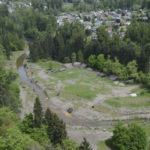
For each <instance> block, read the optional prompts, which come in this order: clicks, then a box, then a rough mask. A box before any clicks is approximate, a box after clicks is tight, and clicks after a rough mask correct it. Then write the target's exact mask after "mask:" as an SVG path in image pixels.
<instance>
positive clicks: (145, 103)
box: [105, 97, 150, 108]
mask: <svg viewBox="0 0 150 150" xmlns="http://www.w3.org/2000/svg"><path fill="white" fill-rule="evenodd" d="M105 103H107V104H109V105H111V106H113V107H116V108H117V107H150V100H149V97H146V98H143V97H122V98H121V97H120V98H112V99H107V100H105Z"/></svg>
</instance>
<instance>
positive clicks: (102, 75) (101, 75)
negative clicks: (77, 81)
mask: <svg viewBox="0 0 150 150" xmlns="http://www.w3.org/2000/svg"><path fill="white" fill-rule="evenodd" d="M97 75H98V76H100V77H106V74H105V73H103V72H99V73H98V74H97Z"/></svg>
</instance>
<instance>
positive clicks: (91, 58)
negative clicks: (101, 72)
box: [88, 55, 97, 68]
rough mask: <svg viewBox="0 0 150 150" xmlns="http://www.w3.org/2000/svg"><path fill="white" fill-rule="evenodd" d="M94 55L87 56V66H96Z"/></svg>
mask: <svg viewBox="0 0 150 150" xmlns="http://www.w3.org/2000/svg"><path fill="white" fill-rule="evenodd" d="M96 62H97V60H96V55H91V56H90V57H89V58H88V66H89V67H91V68H95V67H96Z"/></svg>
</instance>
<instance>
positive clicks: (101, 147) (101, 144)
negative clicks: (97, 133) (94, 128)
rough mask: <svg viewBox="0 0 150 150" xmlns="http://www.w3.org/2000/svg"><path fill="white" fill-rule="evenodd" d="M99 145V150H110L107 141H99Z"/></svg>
mask: <svg viewBox="0 0 150 150" xmlns="http://www.w3.org/2000/svg"><path fill="white" fill-rule="evenodd" d="M97 147H98V148H97V150H109V147H108V146H107V145H106V142H105V141H101V142H99V143H98V145H97Z"/></svg>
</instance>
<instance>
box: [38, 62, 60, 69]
mask: <svg viewBox="0 0 150 150" xmlns="http://www.w3.org/2000/svg"><path fill="white" fill-rule="evenodd" d="M37 64H38V65H39V66H41V67H44V68H45V69H46V70H50V69H60V68H62V65H61V63H58V62H56V61H52V60H47V59H42V60H39V61H38V62H37Z"/></svg>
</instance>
